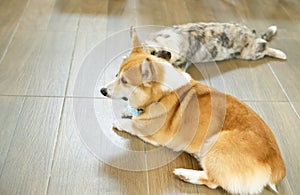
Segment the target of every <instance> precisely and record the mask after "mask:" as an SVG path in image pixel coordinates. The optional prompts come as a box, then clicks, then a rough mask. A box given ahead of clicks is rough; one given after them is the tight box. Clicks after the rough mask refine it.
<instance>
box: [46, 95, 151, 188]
mask: <svg viewBox="0 0 300 195" xmlns="http://www.w3.org/2000/svg"><path fill="white" fill-rule="evenodd" d="M89 102H91V103H92V107H89V105H90V104H89ZM93 102H95V108H96V113H95V112H94V111H93V109H94V107H93ZM108 105H109V100H94V99H67V101H66V107H65V109H64V114H63V118H62V123H61V130H60V131H61V135H60V138H59V140H58V146H57V152H56V155H55V158H54V165H53V171H52V173H51V180H50V185H49V190H48V192H49V194H98V193H100V194H147V178H146V172H134V171H124V170H121V169H118V167H114V166H109V165H107V164H105V162H102V161H99V160H98V159H97V158H96V157H95V156H94V155H93V154H92V153H91V152H90V151H91V149H90V148H88V147H87V145H88V144H89V143H87V142H86V141H87V140H86V139H85V137H86V136H85V135H83V134H82V133H83V131H82V130H80V129H79V128H80V127H81V126H80V125H79V124H80V123H84V124H85V128H86V129H94V130H95V131H107V132H106V133H108V134H109V137H108V138H107V139H113V140H114V143H116V144H120V145H119V147H125V148H128V149H129V150H142V151H143V149H144V144H143V142H142V141H140V140H138V139H137V138H134V137H132V136H128V135H125V137H124V135H122V136H123V137H121V136H120V135H117V134H116V133H114V132H113V131H112V129H111V125H112V117H111V116H112V110H111V109H109V107H108ZM80 107H82V109H79V110H78V108H80ZM78 111H80V112H82V114H80V115H82V116H86V117H82V118H81V119H78V118H76V117H75V118H74V113H75V112H78ZM95 115H98V117H100V119H99V120H101V118H102V120H105V124H102V126H101V127H102V128H104V129H98V127H97V124H98V123H101V121H94V120H93V119H95V118H94V117H95ZM75 116H76V114H75ZM78 120H81V121H78ZM102 123H103V121H102ZM103 125H104V126H103ZM100 139H102V138H100ZM100 139H99V141H101V140H100ZM99 144H101V143H99ZM100 147H101V146H100ZM101 150H102V151H103V152H114V151H112V148H110V147H109V146H108V145H106V146H102V149H101ZM121 155H122V154H121ZM124 155H125V154H124ZM121 158H123V160H124V159H125V160H126V158H129V159H128V160H130V161H131V163H136V161H135V160H134V159H130V156H122V157H121ZM120 160H122V159H120ZM143 161H144V163H145V159H143ZM66 170H67V171H66Z"/></svg>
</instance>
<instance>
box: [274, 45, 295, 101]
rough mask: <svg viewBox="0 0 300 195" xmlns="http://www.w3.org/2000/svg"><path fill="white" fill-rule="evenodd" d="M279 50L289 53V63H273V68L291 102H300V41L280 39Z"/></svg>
mask: <svg viewBox="0 0 300 195" xmlns="http://www.w3.org/2000/svg"><path fill="white" fill-rule="evenodd" d="M276 43H277V44H276V45H278V46H277V48H281V49H282V50H283V51H285V52H286V53H287V58H288V59H287V61H282V62H281V61H272V62H270V65H271V68H272V70H273V71H274V73H275V75H276V77H277V78H278V80H279V82H280V83H281V85H282V87H283V88H284V90H285V91H286V93H287V95H288V97H289V98H290V99H291V101H300V90H299V83H300V62H299V52H298V48H299V47H300V40H299V39H280V40H277V41H276Z"/></svg>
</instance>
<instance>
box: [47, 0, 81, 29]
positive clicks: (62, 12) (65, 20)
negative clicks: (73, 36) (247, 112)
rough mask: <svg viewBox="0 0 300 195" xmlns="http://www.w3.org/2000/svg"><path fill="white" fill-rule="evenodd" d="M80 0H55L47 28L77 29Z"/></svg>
mask: <svg viewBox="0 0 300 195" xmlns="http://www.w3.org/2000/svg"><path fill="white" fill-rule="evenodd" d="M80 2H81V0H72V1H70V0H60V1H55V5H54V7H53V10H52V12H51V17H50V19H49V24H48V27H47V30H49V31H55V32H62V31H63V32H72V31H73V32H74V31H77V28H78V23H79V18H80V10H81V8H80V5H81V3H80Z"/></svg>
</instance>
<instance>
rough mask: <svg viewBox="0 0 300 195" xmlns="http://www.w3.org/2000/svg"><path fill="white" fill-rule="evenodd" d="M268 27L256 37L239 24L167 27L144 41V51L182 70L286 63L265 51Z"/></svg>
mask: <svg viewBox="0 0 300 195" xmlns="http://www.w3.org/2000/svg"><path fill="white" fill-rule="evenodd" d="M276 30H277V28H276V26H271V27H269V28H268V30H267V31H266V32H265V33H264V34H263V35H261V36H260V37H259V36H258V35H257V34H256V31H255V30H251V29H249V28H248V27H246V26H244V25H241V24H231V23H190V24H184V25H176V26H172V27H167V28H165V29H163V30H161V31H159V32H157V33H155V34H152V36H151V37H150V38H149V39H148V40H146V41H145V43H144V45H143V46H144V48H145V49H146V50H148V51H149V52H151V54H153V55H157V56H159V57H163V58H166V59H167V60H169V61H170V62H171V63H172V64H173V65H174V66H175V67H179V68H181V69H183V70H186V69H187V68H188V67H189V65H190V64H192V63H200V62H208V61H220V60H225V59H230V58H240V59H246V60H257V59H260V58H263V57H264V56H272V57H276V58H280V59H286V55H285V54H284V53H283V52H282V51H280V50H277V49H273V48H270V47H267V41H269V40H270V39H271V38H272V36H273V35H275V33H276Z"/></svg>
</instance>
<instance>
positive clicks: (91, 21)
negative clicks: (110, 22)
mask: <svg viewBox="0 0 300 195" xmlns="http://www.w3.org/2000/svg"><path fill="white" fill-rule="evenodd" d="M108 3H109V1H108V0H102V1H98V0H88V1H81V2H80V12H81V15H80V21H79V31H83V32H94V33H96V32H98V33H100V34H102V33H103V32H106V25H107V12H108Z"/></svg>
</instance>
